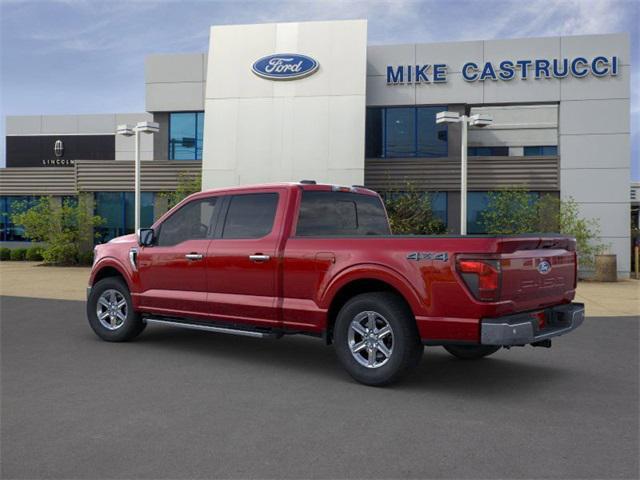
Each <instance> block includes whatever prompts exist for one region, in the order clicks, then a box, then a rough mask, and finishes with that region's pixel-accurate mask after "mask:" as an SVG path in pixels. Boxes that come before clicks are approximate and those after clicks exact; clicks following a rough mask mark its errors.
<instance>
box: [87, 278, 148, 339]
mask: <svg viewBox="0 0 640 480" xmlns="http://www.w3.org/2000/svg"><path fill="white" fill-rule="evenodd" d="M108 291H111V292H113V291H116V292H118V293H119V296H118V298H120V297H122V299H123V300H124V301H125V302H126V310H125V311H126V316H125V315H124V314H123V313H122V312H123V311H122V310H120V312H121V314H122V316H123V317H124V320H123V321H122V320H120V319H116V321H118V322H121V323H120V324H119V325H117V327H116V328H115V329H113V330H110V329H109V328H107V327H106V326H104V325H103V324H102V323H101V322H100V320H99V319H98V313H97V308H98V300H99V299H100V297H101V296H102V294H103V293H105V292H108ZM122 299H121V300H120V301H121V302H122ZM87 319H88V320H89V325H91V328H92V329H93V331H94V332H95V333H96V335H98V337H100V338H101V339H102V340H105V341H107V342H127V341H129V340H133V339H134V338H135V337H137V336H138V335H139V334H140V332H142V330H144V327H145V323H144V322H143V321H142V318H141V317H140V315H139V314H138V313H137V312H135V311H134V310H133V304H132V302H131V294H130V293H129V288H128V287H127V284H126V283H125V282H124V280H122V279H121V278H119V277H107V278H103V279H102V280H100V281H98V282H96V284H95V285H94V286H93V287H92V288H91V294H90V295H89V298H88V300H87Z"/></svg>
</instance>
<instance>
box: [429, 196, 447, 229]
mask: <svg viewBox="0 0 640 480" xmlns="http://www.w3.org/2000/svg"><path fill="white" fill-rule="evenodd" d="M429 195H430V197H429V198H430V200H431V210H432V211H433V214H434V215H435V216H436V217H438V218H439V219H440V220H441V221H442V223H444V224H445V225H447V213H448V210H447V192H432V193H430V194H429Z"/></svg>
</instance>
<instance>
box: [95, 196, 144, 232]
mask: <svg viewBox="0 0 640 480" xmlns="http://www.w3.org/2000/svg"><path fill="white" fill-rule="evenodd" d="M154 200H155V194H154V193H153V192H142V193H141V194H140V203H141V205H140V227H141V228H147V227H150V226H151V225H152V224H153V220H154ZM95 214H96V215H100V216H101V217H102V218H103V219H104V220H105V223H104V224H103V225H101V226H100V227H98V228H97V229H96V231H97V232H98V234H99V238H98V240H97V241H98V242H100V243H102V242H107V241H109V240H111V239H112V238H115V237H119V236H120V235H126V234H127V233H133V230H134V221H135V215H134V193H133V192H96V193H95Z"/></svg>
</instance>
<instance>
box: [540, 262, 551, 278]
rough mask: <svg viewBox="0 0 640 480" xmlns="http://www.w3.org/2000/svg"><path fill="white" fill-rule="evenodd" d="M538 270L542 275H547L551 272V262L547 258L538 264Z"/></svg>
mask: <svg viewBox="0 0 640 480" xmlns="http://www.w3.org/2000/svg"><path fill="white" fill-rule="evenodd" d="M538 271H539V272H540V273H541V274H542V275H546V274H547V273H549V272H550V271H551V264H550V263H549V262H547V261H546V260H542V261H541V262H540V263H539V264H538Z"/></svg>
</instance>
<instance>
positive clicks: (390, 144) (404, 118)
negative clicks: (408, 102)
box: [385, 107, 416, 157]
mask: <svg viewBox="0 0 640 480" xmlns="http://www.w3.org/2000/svg"><path fill="white" fill-rule="evenodd" d="M385 129H386V132H385V136H386V138H385V144H386V152H385V153H386V156H387V157H415V155H416V124H415V109H414V108H413V107H411V108H387V114H386V122H385Z"/></svg>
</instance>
